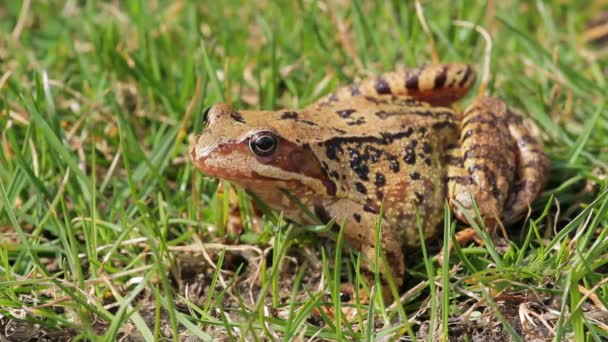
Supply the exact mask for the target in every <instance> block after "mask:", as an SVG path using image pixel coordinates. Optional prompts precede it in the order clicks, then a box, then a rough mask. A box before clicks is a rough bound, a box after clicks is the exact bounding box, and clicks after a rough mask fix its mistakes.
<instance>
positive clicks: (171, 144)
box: [0, 0, 608, 341]
mask: <svg viewBox="0 0 608 342" xmlns="http://www.w3.org/2000/svg"><path fill="white" fill-rule="evenodd" d="M419 5H420V6H419V8H418V11H417V6H416V2H414V1H382V2H371V1H369V2H368V1H360V0H356V1H355V0H353V1H346V0H335V1H313V0H302V1H257V2H248V1H232V0H231V1H223V2H220V1H215V2H214V1H210V2H208V1H186V0H178V1H171V2H169V1H160V0H149V1H144V0H139V1H138V0H133V1H124V2H123V1H86V2H84V1H75V0H65V1H35V2H34V1H30V0H23V1H8V2H4V3H3V4H2V5H0V66H1V67H0V140H1V141H2V145H1V146H2V148H1V149H0V341H24V340H49V341H55V340H58V341H61V340H72V339H85V340H98V339H107V340H117V339H120V340H123V341H136V340H159V339H160V340H182V341H186V340H187V341H193V340H196V339H201V340H211V339H239V338H245V339H252V340H256V339H264V340H265V339H272V340H275V339H276V340H278V339H286V340H289V339H295V338H298V339H300V340H304V339H306V340H333V339H349V340H351V339H367V340H371V339H385V340H395V339H399V338H401V339H403V340H414V339H422V340H442V339H445V340H453V341H488V340H491V341H501V340H504V341H511V340H515V341H518V340H525V341H544V340H551V339H556V340H560V339H568V340H576V341H583V340H597V341H599V340H605V339H607V338H608V310H607V309H606V304H607V301H608V285H606V283H607V281H606V279H607V278H606V277H605V274H606V270H607V269H606V266H605V264H606V263H607V262H608V239H607V237H606V235H607V234H608V229H607V228H606V227H607V223H608V215H607V214H606V210H607V209H608V190H607V185H608V181H607V180H606V174H607V168H608V147H607V146H608V143H607V141H608V110H607V109H606V103H607V101H608V91H606V89H608V87H607V85H608V50H607V49H608V47H607V46H606V42H607V41H608V38H607V37H608V29H607V28H608V26H607V25H606V22H607V21H608V20H607V18H608V16H607V15H606V14H605V13H606V11H608V4H607V3H606V2H605V1H596V2H589V3H587V2H575V1H559V0H552V1H517V0H512V1H492V0H489V1H465V0H461V1H447V0H446V1H421V2H420V3H419ZM422 14H423V17H424V18H425V19H426V20H425V21H426V26H427V27H428V29H426V30H425V29H424V25H422V21H421V18H422ZM458 21H460V22H458ZM462 21H464V22H468V23H471V24H479V25H480V27H482V28H483V29H484V30H485V31H486V32H488V33H489V35H490V36H491V41H492V45H491V50H486V47H489V46H488V44H487V41H486V40H485V39H484V38H483V36H482V35H481V34H480V33H479V32H477V31H476V30H473V29H471V28H467V27H463V26H462V25H463V24H462ZM464 25H467V24H464ZM432 42H434V45H435V47H436V50H437V55H438V57H439V59H440V60H441V61H445V62H450V61H464V62H467V63H471V64H472V65H474V66H475V67H476V69H477V70H478V71H479V72H480V74H482V75H483V74H484V61H485V57H490V61H491V63H490V65H489V66H490V71H489V73H486V75H487V76H488V77H489V84H488V88H487V92H488V93H492V94H494V95H496V96H500V97H501V98H502V99H504V100H505V102H507V103H508V104H509V105H510V106H511V107H512V108H513V109H514V110H516V111H517V112H519V113H521V114H522V115H524V116H525V117H526V118H527V119H528V120H530V121H531V122H534V123H535V124H536V126H538V128H539V129H538V134H539V136H540V137H541V138H542V140H543V141H544V144H545V149H546V151H547V154H548V156H549V158H550V160H551V169H550V174H549V181H548V183H547V186H546V189H545V191H544V192H543V193H542V195H541V196H540V198H539V199H538V200H537V201H536V202H535V203H534V205H533V207H532V208H531V212H530V215H529V216H528V217H527V218H526V219H525V220H522V221H521V222H518V223H516V224H514V225H512V226H510V227H508V230H507V234H508V236H507V237H506V238H505V237H504V236H503V234H499V236H498V237H497V239H496V240H495V241H494V242H492V241H486V242H487V243H486V244H484V245H483V246H479V245H471V246H468V247H466V248H462V249H460V248H457V249H456V250H454V251H453V252H452V253H451V254H452V257H451V258H450V260H449V262H444V263H443V264H441V265H439V264H438V263H437V254H438V253H439V251H440V250H441V249H442V248H445V247H446V246H447V245H448V242H449V241H450V238H451V236H453V234H454V231H455V230H457V229H460V228H462V226H461V225H459V224H456V223H453V222H451V221H447V222H446V224H445V228H446V229H445V234H444V235H443V236H440V237H439V238H438V239H437V240H433V241H427V242H426V244H425V245H424V247H425V248H424V249H421V250H420V251H416V252H414V253H413V254H412V255H411V257H408V259H409V264H408V271H407V279H406V285H405V287H404V288H403V289H402V297H401V300H399V301H397V302H395V303H392V304H391V303H384V302H383V301H382V300H381V298H382V295H381V294H380V293H378V292H377V291H375V292H374V297H373V298H372V301H371V302H370V304H369V305H367V304H365V303H361V302H356V301H355V302H354V304H353V300H354V299H353V298H344V296H341V295H340V291H339V285H340V284H341V283H342V282H343V281H353V280H354V279H355V278H356V276H357V274H358V272H357V267H356V264H357V260H358V259H357V253H356V252H354V251H351V250H348V249H344V250H343V251H342V250H341V249H336V242H335V241H331V240H328V239H324V238H320V237H319V234H317V233H316V232H315V230H323V229H324V228H326V227H302V226H298V225H297V224H292V223H289V222H285V221H284V220H282V219H281V216H280V213H271V212H262V213H261V215H262V217H261V218H259V217H258V216H257V215H255V214H252V213H253V210H252V208H251V206H250V205H249V201H248V197H247V196H246V195H245V194H243V193H239V194H238V198H237V199H238V203H239V204H240V207H241V209H242V211H241V213H242V214H238V215H242V216H241V217H242V222H243V226H242V227H238V226H237V225H235V216H234V212H233V211H232V208H233V207H231V205H230V202H231V197H230V196H229V194H230V191H232V190H231V187H230V185H229V184H227V183H218V181H217V180H214V179H210V178H207V177H205V176H204V175H202V174H201V173H199V172H196V171H195V170H194V169H193V167H192V165H190V163H189V159H188V144H189V141H190V139H192V137H193V136H194V134H196V133H198V132H199V131H200V130H201V129H202V127H203V124H204V118H203V117H202V113H203V111H204V109H205V108H207V107H208V106H209V105H211V104H213V103H217V102H220V101H223V102H228V103H231V104H232V105H233V106H234V107H236V108H264V109H273V108H282V107H290V108H297V107H300V106H304V105H306V104H309V103H311V102H313V101H315V100H316V99H318V98H319V97H320V96H322V95H325V94H327V93H329V92H330V91H331V90H333V89H335V88H336V87H337V86H338V85H341V84H348V83H350V82H352V81H353V80H356V79H358V78H361V77H365V76H368V75H374V74H377V73H379V72H382V71H390V70H395V69H400V68H404V67H408V66H416V65H421V64H424V63H429V62H430V61H431V60H432V45H433V44H432ZM488 51H489V52H490V54H488ZM480 79H481V77H480ZM478 86H479V83H478V84H477V85H476V87H475V89H473V91H472V94H471V96H469V97H468V98H467V99H465V101H464V104H463V105H460V107H463V106H464V105H466V103H468V102H469V101H470V100H471V99H472V98H473V97H474V95H475V92H476V91H477V90H478ZM233 199H234V198H233ZM507 238H508V239H507ZM488 242H489V243H488ZM429 279H431V281H429ZM342 300H343V301H344V302H342ZM340 306H341V307H346V308H345V310H344V312H343V313H342V311H341V310H337V307H340ZM349 315H350V316H349Z"/></svg>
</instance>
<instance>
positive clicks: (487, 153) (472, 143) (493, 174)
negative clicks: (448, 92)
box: [447, 97, 515, 229]
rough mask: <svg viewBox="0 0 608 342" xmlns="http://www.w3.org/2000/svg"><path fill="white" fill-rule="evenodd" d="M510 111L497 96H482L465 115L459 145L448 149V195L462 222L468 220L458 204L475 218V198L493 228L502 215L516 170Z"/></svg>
mask: <svg viewBox="0 0 608 342" xmlns="http://www.w3.org/2000/svg"><path fill="white" fill-rule="evenodd" d="M507 114H508V109H507V107H506V105H505V104H504V103H503V102H502V101H500V100H499V99H497V98H493V97H482V98H478V99H477V100H476V101H475V102H473V103H472V104H471V105H470V106H469V107H468V108H467V110H466V111H465V112H464V114H463V119H462V122H461V132H460V143H459V146H454V147H452V148H451V149H450V150H448V151H447V152H448V158H447V161H448V170H447V173H448V196H449V199H450V205H451V206H452V209H453V211H454V213H455V215H456V217H457V218H458V219H459V220H460V221H463V222H468V220H467V219H466V217H465V215H464V213H463V212H462V211H461V210H460V209H459V207H458V205H456V204H457V203H458V204H460V206H462V207H463V209H464V210H465V211H467V212H468V213H469V215H470V216H471V217H475V213H474V211H473V202H472V200H475V203H476V205H477V208H478V209H479V213H480V215H481V217H482V218H483V220H484V221H485V223H486V226H487V227H488V228H489V229H492V228H493V226H494V223H495V222H496V221H497V220H500V219H501V218H502V214H503V208H504V205H505V203H506V201H507V199H508V197H509V185H510V184H511V183H512V181H513V178H514V170H515V142H514V140H513V138H512V137H511V134H510V132H509V128H508V123H507Z"/></svg>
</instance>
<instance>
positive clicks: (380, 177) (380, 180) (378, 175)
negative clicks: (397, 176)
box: [374, 173, 386, 187]
mask: <svg viewBox="0 0 608 342" xmlns="http://www.w3.org/2000/svg"><path fill="white" fill-rule="evenodd" d="M374 184H376V186H377V187H381V186H384V185H385V184H386V178H385V177H384V175H383V174H381V173H376V181H375V182H374Z"/></svg>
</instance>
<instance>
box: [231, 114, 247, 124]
mask: <svg viewBox="0 0 608 342" xmlns="http://www.w3.org/2000/svg"><path fill="white" fill-rule="evenodd" d="M230 117H231V118H232V120H234V121H236V122H240V123H245V119H244V118H243V116H242V115H241V113H239V112H232V113H230Z"/></svg>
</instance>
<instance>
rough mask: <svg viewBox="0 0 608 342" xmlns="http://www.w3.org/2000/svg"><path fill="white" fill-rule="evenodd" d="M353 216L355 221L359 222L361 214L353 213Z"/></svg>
mask: <svg viewBox="0 0 608 342" xmlns="http://www.w3.org/2000/svg"><path fill="white" fill-rule="evenodd" d="M353 218H354V219H355V221H357V223H361V215H359V214H357V213H354V214H353Z"/></svg>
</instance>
